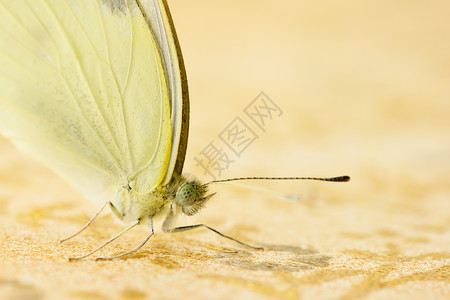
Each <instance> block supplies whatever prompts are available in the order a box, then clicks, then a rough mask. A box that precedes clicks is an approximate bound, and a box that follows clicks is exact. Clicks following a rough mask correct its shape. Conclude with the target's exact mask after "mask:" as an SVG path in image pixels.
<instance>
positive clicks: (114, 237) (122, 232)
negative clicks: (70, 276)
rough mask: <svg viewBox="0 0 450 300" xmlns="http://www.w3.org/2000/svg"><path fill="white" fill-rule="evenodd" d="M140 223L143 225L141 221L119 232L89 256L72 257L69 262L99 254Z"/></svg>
mask: <svg viewBox="0 0 450 300" xmlns="http://www.w3.org/2000/svg"><path fill="white" fill-rule="evenodd" d="M140 223H141V221H140V220H137V221H135V222H134V223H133V224H131V225H130V226H128V227H127V228H125V229H124V230H122V231H121V232H119V233H118V234H116V235H115V236H113V237H112V238H110V239H109V240H107V241H106V242H104V243H103V244H101V245H100V246H99V247H97V248H96V249H94V250H92V251H91V252H89V253H88V254H86V255H83V256H78V257H70V258H69V261H72V260H79V259H83V258H86V257H88V256H89V255H92V254H94V253H95V252H97V251H98V250H100V249H102V248H103V247H105V246H106V245H108V244H109V243H111V242H112V241H114V240H115V239H117V238H118V237H120V236H121V235H123V234H124V233H126V232H127V231H129V230H130V229H131V228H133V227H135V226H137V225H139V224H140Z"/></svg>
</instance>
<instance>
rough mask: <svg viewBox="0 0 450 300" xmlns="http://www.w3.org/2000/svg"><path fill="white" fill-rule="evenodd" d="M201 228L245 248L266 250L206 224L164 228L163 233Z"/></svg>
mask: <svg viewBox="0 0 450 300" xmlns="http://www.w3.org/2000/svg"><path fill="white" fill-rule="evenodd" d="M199 227H205V228H207V229H209V230H211V231H212V232H215V233H217V234H218V235H220V236H222V237H224V238H226V239H229V240H232V241H234V242H236V243H238V244H241V245H243V246H245V247H249V248H253V249H256V250H264V248H262V247H255V246H252V245H249V244H247V243H244V242H241V241H239V240H237V239H235V238H232V237H231V236H228V235H226V234H223V233H221V232H220V231H218V230H216V229H214V228H212V227H209V226H208V225H205V224H196V225H189V226H181V227H175V228H170V229H169V228H164V227H163V231H164V232H172V233H173V232H182V231H187V230H191V229H195V228H199Z"/></svg>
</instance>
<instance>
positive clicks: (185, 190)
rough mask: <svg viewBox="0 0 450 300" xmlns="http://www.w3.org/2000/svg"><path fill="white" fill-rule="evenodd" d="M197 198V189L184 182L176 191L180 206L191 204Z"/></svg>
mask: <svg viewBox="0 0 450 300" xmlns="http://www.w3.org/2000/svg"><path fill="white" fill-rule="evenodd" d="M196 198H197V190H196V188H195V187H194V186H193V185H190V184H185V185H183V186H182V187H181V188H180V189H179V190H178V192H177V195H176V199H177V202H178V203H179V204H180V205H182V206H191V205H192V204H193V203H194V201H195V199H196Z"/></svg>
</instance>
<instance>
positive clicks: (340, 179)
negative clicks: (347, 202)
mask: <svg viewBox="0 0 450 300" xmlns="http://www.w3.org/2000/svg"><path fill="white" fill-rule="evenodd" d="M242 180H317V181H331V182H347V181H349V180H350V176H347V175H344V176H338V177H236V178H228V179H220V180H213V181H210V182H209V183H210V184H211V183H223V182H230V181H242Z"/></svg>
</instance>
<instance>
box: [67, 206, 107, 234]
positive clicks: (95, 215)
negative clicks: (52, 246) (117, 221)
mask: <svg viewBox="0 0 450 300" xmlns="http://www.w3.org/2000/svg"><path fill="white" fill-rule="evenodd" d="M108 203H109V204H110V202H109V201H107V202H105V204H103V205H102V207H100V209H99V210H98V211H97V212H96V213H95V214H94V215H93V216H92V218H91V219H90V220H89V222H87V223H86V224H85V225H84V226H83V227H82V228H81V229H80V230H78V231H77V232H75V233H74V234H72V235H71V236H69V237H66V238H65V239H62V240H60V241H59V242H60V243H63V242H65V241H67V240H70V239H71V238H73V237H75V236H77V235H78V234H80V233H81V232H82V231H83V230H85V229H86V228H87V227H88V226H89V225H91V223H92V222H93V221H94V220H95V218H97V216H98V215H99V214H100V213H101V212H102V211H103V209H104V208H105V206H106V205H108Z"/></svg>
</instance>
